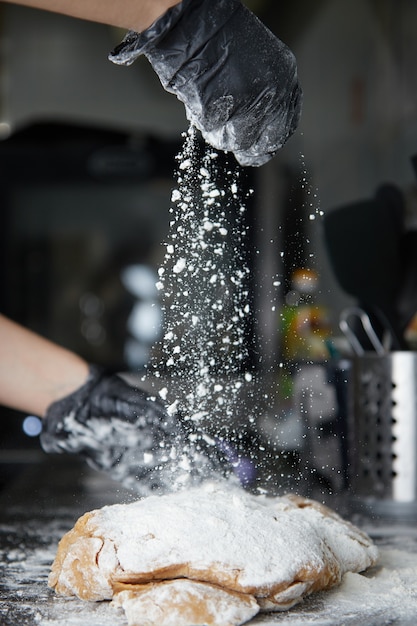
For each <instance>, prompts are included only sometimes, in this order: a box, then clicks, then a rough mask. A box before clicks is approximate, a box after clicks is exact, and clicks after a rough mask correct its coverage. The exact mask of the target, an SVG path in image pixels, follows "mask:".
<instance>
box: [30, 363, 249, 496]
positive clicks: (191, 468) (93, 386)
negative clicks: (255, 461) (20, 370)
mask: <svg viewBox="0 0 417 626" xmlns="http://www.w3.org/2000/svg"><path fill="white" fill-rule="evenodd" d="M40 440H41V445H42V447H43V449H44V450H45V452H48V453H61V452H66V453H70V454H79V455H81V456H82V457H83V458H85V459H86V460H87V462H88V464H89V465H90V466H92V467H93V468H94V469H97V470H100V471H103V472H106V473H107V474H109V475H110V476H111V478H113V479H114V480H116V481H118V482H120V483H122V484H123V485H124V486H126V487H128V488H129V489H133V490H134V491H136V492H137V493H139V495H141V496H146V495H149V494H150V493H152V492H154V491H158V490H159V491H162V492H169V491H175V490H178V489H181V488H183V487H186V486H189V485H193V484H196V483H199V482H201V481H202V480H207V479H208V480H222V479H224V478H228V477H229V476H232V477H233V476H234V468H236V467H237V466H238V464H237V463H236V462H235V459H231V457H230V454H228V453H225V452H224V451H223V447H222V446H219V445H217V442H216V440H215V439H213V438H211V437H209V436H207V435H205V434H204V433H199V432H197V431H195V429H194V428H193V426H192V424H191V422H185V421H183V420H181V418H180V416H178V415H175V414H173V413H170V412H168V411H167V410H166V409H165V407H164V406H163V404H162V403H161V402H159V401H158V400H157V399H156V398H153V397H152V396H151V394H149V393H148V392H146V391H144V390H141V389H136V388H134V387H132V386H130V385H129V384H128V383H126V382H125V381H124V380H123V379H122V378H121V377H120V376H118V375H115V374H112V375H108V374H106V373H105V372H104V371H103V370H101V369H100V368H98V367H96V366H90V375H89V378H88V380H87V382H86V383H85V384H84V385H83V386H82V387H81V388H80V389H78V390H76V391H75V392H74V393H72V394H70V395H69V396H67V397H65V398H63V399H62V400H58V401H57V402H54V403H53V404H51V406H50V407H49V408H48V410H47V412H46V415H45V419H44V429H43V432H42V433H41V437H40Z"/></svg>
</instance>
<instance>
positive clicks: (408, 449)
mask: <svg viewBox="0 0 417 626" xmlns="http://www.w3.org/2000/svg"><path fill="white" fill-rule="evenodd" d="M350 392H351V393H350V402H349V410H348V412H347V413H348V415H347V420H348V423H347V442H346V443H347V446H346V449H347V473H348V481H349V491H350V499H351V503H352V504H353V505H355V506H359V507H360V508H362V509H365V510H366V511H368V512H369V511H370V512H372V513H375V514H377V515H378V514H379V515H388V516H394V517H409V516H412V517H415V518H416V519H417V353H416V352H405V351H398V352H388V353H386V355H384V356H381V355H378V354H376V353H365V354H364V355H363V356H360V357H357V358H355V359H354V360H353V363H352V369H351V379H350Z"/></svg>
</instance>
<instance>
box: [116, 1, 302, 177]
mask: <svg viewBox="0 0 417 626" xmlns="http://www.w3.org/2000/svg"><path fill="white" fill-rule="evenodd" d="M141 54H144V55H146V57H147V58H148V59H149V61H150V63H151V64H152V66H153V68H154V70H155V71H156V73H157V74H158V76H159V78H160V80H161V83H162V85H163V87H164V88H165V89H166V91H170V92H172V93H174V94H175V95H176V96H177V97H178V99H179V100H181V101H182V102H183V103H184V105H185V110H186V115H187V118H188V119H189V121H190V122H191V123H192V124H193V125H194V126H196V127H197V128H198V129H199V130H200V131H201V133H202V135H203V137H204V138H205V139H206V141H207V142H208V143H209V144H211V145H212V146H213V147H214V148H218V149H221V150H225V151H231V152H234V154H235V157H236V159H237V160H238V161H239V163H240V164H241V165H262V164H263V163H266V162H267V161H268V160H269V159H270V158H271V157H272V156H273V155H274V154H275V153H276V151H277V150H278V149H279V148H281V146H283V144H284V143H285V142H286V141H287V139H288V138H289V137H290V136H291V135H292V133H293V132H294V131H295V129H296V127H297V124H298V120H299V117H300V110H301V99H302V96H301V88H300V86H299V83H298V79H297V69H296V62H295V58H294V55H293V54H292V52H291V51H290V50H289V49H288V48H287V46H285V44H284V43H282V41H280V40H279V39H277V37H275V35H273V33H271V31H269V30H268V29H267V28H266V26H264V24H262V22H261V21H260V20H259V19H258V18H257V17H256V16H255V15H254V14H253V13H251V11H249V9H248V8H246V7H245V6H244V5H242V3H241V1H240V0H183V2H181V3H180V4H178V5H176V6H174V7H172V8H171V9H169V10H168V11H167V12H166V13H165V14H164V15H163V16H162V17H160V18H159V19H158V20H157V21H156V22H154V24H152V26H150V27H149V28H148V29H147V30H145V31H144V32H142V33H140V34H138V33H135V32H132V31H131V32H129V33H128V34H127V35H126V37H125V39H124V40H123V42H122V43H121V44H120V45H119V46H118V47H117V48H116V49H115V50H114V51H113V52H112V53H111V54H110V56H109V58H110V60H111V61H113V62H114V63H118V64H120V65H130V64H131V63H133V61H135V60H136V59H137V57H139V56H140V55H141Z"/></svg>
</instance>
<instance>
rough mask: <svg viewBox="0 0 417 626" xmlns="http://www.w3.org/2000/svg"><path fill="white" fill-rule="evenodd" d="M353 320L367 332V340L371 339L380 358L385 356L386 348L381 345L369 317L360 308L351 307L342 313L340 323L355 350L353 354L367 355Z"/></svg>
mask: <svg viewBox="0 0 417 626" xmlns="http://www.w3.org/2000/svg"><path fill="white" fill-rule="evenodd" d="M352 320H355V321H359V322H360V324H361V327H362V329H363V331H364V332H365V334H366V336H367V338H368V339H369V341H370V343H371V345H372V346H373V348H374V349H375V352H376V353H377V354H379V355H380V356H383V355H384V354H385V353H386V348H385V347H384V345H383V344H382V343H381V341H380V339H379V337H378V335H377V334H376V332H375V330H374V328H373V326H372V324H371V320H370V318H369V315H368V314H367V313H365V311H364V310H363V309H361V308H359V307H349V308H348V309H345V310H344V311H342V313H341V315H340V322H339V326H340V330H341V331H342V332H343V334H344V335H345V337H346V338H347V339H348V341H349V344H350V346H351V347H352V349H353V352H354V353H355V354H356V355H357V356H363V355H364V354H365V349H364V347H363V345H362V343H361V340H360V338H359V337H358V336H357V334H356V332H357V331H356V329H355V327H354V325H353V324H352Z"/></svg>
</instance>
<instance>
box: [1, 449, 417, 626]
mask: <svg viewBox="0 0 417 626" xmlns="http://www.w3.org/2000/svg"><path fill="white" fill-rule="evenodd" d="M132 499H133V496H132V495H131V494H130V493H129V492H127V491H125V490H123V489H121V488H120V487H119V486H118V485H116V484H115V483H113V482H111V481H109V480H107V479H106V478H105V477H104V476H102V475H99V474H97V473H95V472H93V471H90V470H89V469H87V468H86V467H85V466H84V465H79V464H78V463H75V462H74V461H72V460H71V463H68V461H67V460H66V459H64V458H62V459H61V458H58V459H55V458H52V459H51V458H47V459H46V460H45V462H42V463H40V464H37V465H35V466H34V467H31V468H30V469H29V470H28V471H26V472H24V473H23V474H22V475H21V476H20V477H19V478H18V480H17V481H16V482H15V483H14V484H13V485H11V486H10V488H8V489H6V490H4V491H3V492H2V493H1V494H0V625H1V626H57V625H58V624H59V625H61V626H86V624H88V626H126V623H127V622H126V619H125V617H124V613H123V612H122V611H121V609H115V608H113V607H112V606H111V604H110V603H109V602H99V603H90V602H83V601H81V600H78V599H65V598H59V597H57V596H56V595H55V593H54V592H53V591H52V590H51V589H49V588H48V586H47V577H48V573H49V570H50V566H51V563H52V561H53V559H54V557H55V553H56V547H57V543H58V541H59V539H60V538H61V537H62V535H63V534H64V533H65V532H67V531H68V530H69V529H70V528H72V526H73V525H74V523H75V521H76V520H77V519H78V517H79V516H80V515H82V514H83V513H85V512H86V511H89V510H92V509H95V508H98V507H101V506H104V505H105V504H114V503H115V502H129V501H131V500H132ZM334 508H337V507H334ZM359 525H360V526H361V527H362V528H364V530H366V531H367V532H369V534H370V535H371V536H372V537H373V538H374V540H375V541H376V543H377V544H378V546H379V547H380V553H381V558H380V562H379V564H378V566H377V567H375V568H373V569H372V570H370V571H369V572H367V573H366V574H365V575H360V574H348V575H347V576H345V578H344V580H343V582H342V585H341V586H340V587H338V588H336V589H333V590H330V591H328V592H322V593H318V594H314V595H312V596H310V597H309V598H307V599H306V600H305V601H304V602H303V603H302V604H300V605H298V606H296V607H294V608H293V609H291V610H290V611H286V612H283V613H275V614H264V615H261V616H258V617H256V618H255V619H254V620H252V621H251V622H250V623H249V624H250V625H251V626H252V625H253V626H255V625H256V624H257V625H263V626H273V625H276V624H281V625H288V626H290V625H291V626H295V625H297V626H298V625H306V624H314V625H316V626H342V625H343V626H354V625H361V626H362V625H363V626H384V625H387V626H388V624H396V625H400V626H415V624H416V619H417V522H408V523H407V524H405V523H402V524H400V523H396V524H393V523H390V524H388V523H386V522H385V523H384V522H383V521H379V522H371V521H370V520H365V519H364V520H362V522H361V523H360V524H359Z"/></svg>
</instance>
